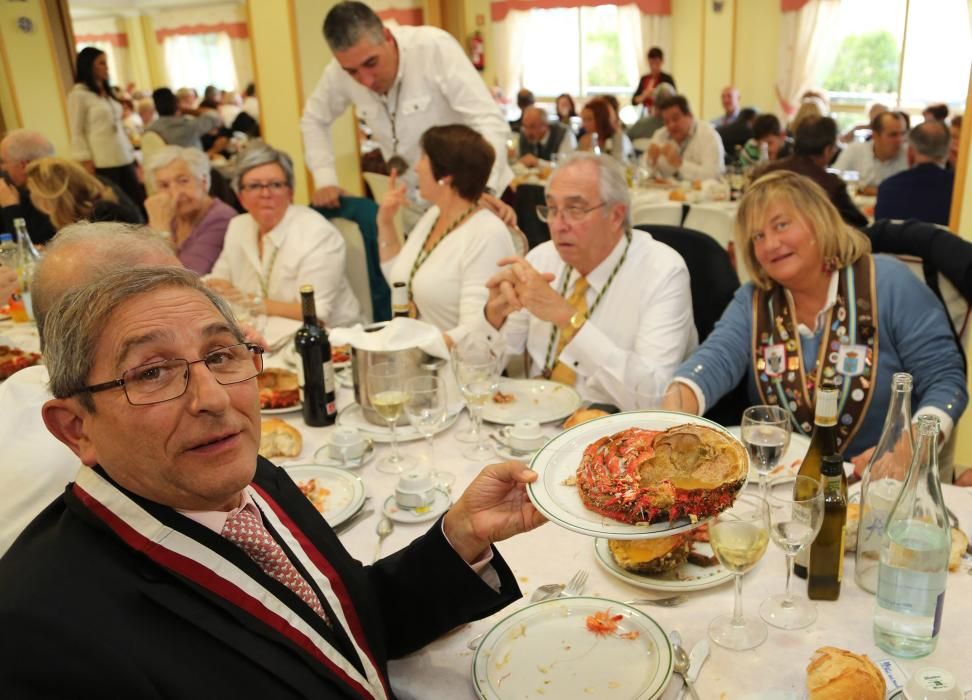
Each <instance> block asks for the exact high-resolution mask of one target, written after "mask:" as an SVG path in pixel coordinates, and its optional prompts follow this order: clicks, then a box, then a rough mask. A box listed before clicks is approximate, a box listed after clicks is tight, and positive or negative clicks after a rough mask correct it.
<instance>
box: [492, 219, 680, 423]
mask: <svg viewBox="0 0 972 700" xmlns="http://www.w3.org/2000/svg"><path fill="white" fill-rule="evenodd" d="M626 244H627V240H626V239H625V238H624V237H622V238H621V240H620V241H619V242H618V244H617V245H616V246H615V247H614V250H612V251H611V253H610V254H609V255H608V256H607V258H605V260H604V261H603V262H602V263H601V264H600V265H598V266H597V267H596V268H595V269H594V270H592V271H591V274H589V275H588V276H587V281H588V283H589V285H590V286H589V287H588V289H587V292H586V300H587V307H588V308H590V307H591V306H592V305H593V304H594V300H595V299H596V298H597V295H598V294H599V293H600V292H601V290H602V289H604V286H605V284H606V283H607V281H608V278H609V277H610V275H611V272H612V271H613V270H614V268H615V266H616V265H617V263H618V261H619V260H620V259H621V256H622V255H623V253H624V249H625V246H626ZM526 259H527V261H528V262H529V263H530V264H531V265H533V267H534V268H536V269H537V270H538V271H539V272H550V273H553V274H554V275H555V278H554V281H553V282H551V286H552V287H553V288H554V290H555V291H557V292H558V293H559V292H560V290H561V288H562V286H563V281H564V275H565V273H566V271H567V265H566V264H565V263H564V261H563V260H561V259H560V254H559V253H558V252H557V249H556V247H554V244H553V242H552V241H547V242H546V243H543V244H541V245H539V246H537V247H536V248H534V249H533V250H531V251H530V252H529V253H528V254H527V257H526ZM578 278H579V276H578V274H577V271H576V270H572V271H571V276H570V280H569V281H568V287H567V292H566V294H565V295H564V296H565V297H569V296H570V295H571V293H572V292H573V289H574V284H575V283H576V280H577V279H578ZM480 318H482V319H483V320H482V324H483V331H484V332H485V333H486V334H487V335H488V336H491V337H492V336H496V335H498V333H497V332H496V331H495V330H494V329H493V327H492V326H491V325H490V324H489V322H487V321H486V320H485V316H482V315H481V316H480ZM553 328H554V326H553V324H551V323H549V322H547V321H541V320H540V319H538V318H536V317H535V316H533V315H532V314H530V313H529V312H528V311H526V310H523V311H518V312H516V313H513V314H510V315H509V316H508V317H507V319H506V322H505V323H504V324H503V326H502V328H501V329H500V332H501V334H502V336H503V338H504V339H505V341H506V351H507V353H509V354H510V355H513V354H517V353H521V352H523V349H524V347H525V348H526V350H527V352H528V353H529V355H530V360H531V368H530V374H531V375H533V376H536V375H539V374H540V373H541V372H542V371H543V369H544V362H545V360H546V357H547V348H548V346H549V344H550V335H551V331H552V330H553ZM696 345H698V333H697V332H696V330H695V322H694V320H693V317H692V293H691V290H690V288H689V273H688V268H687V267H686V266H685V261H684V260H683V259H682V256H680V255H679V254H678V253H677V252H675V251H674V250H673V249H672V248H669V247H668V246H667V245H665V244H664V243H659V242H658V241H656V240H655V239H654V238H652V237H651V235H650V234H648V233H645V232H644V231H639V230H637V229H635V230H634V231H632V239H631V248H630V249H629V250H628V255H627V257H626V258H625V261H624V264H623V265H621V268H620V269H619V270H618V272H617V274H616V275H615V277H614V281H613V282H612V283H611V286H610V287H609V288H608V290H607V291H606V292H605V293H604V296H603V297H602V298H601V301H600V302H599V303H598V305H597V308H595V309H594V312H593V313H592V314H591V315H590V317H589V318H588V320H587V322H586V323H584V325H583V326H581V328H580V330H579V331H577V333H576V334H575V335H574V337H573V338H572V339H571V341H570V342H569V343H568V344H567V345H566V346H565V347H564V349H563V352H561V354H560V360H561V361H562V362H564V363H565V364H566V365H567V366H568V367H570V369H572V370H574V372H576V373H577V382H576V384H575V388H576V389H577V391H578V392H579V393H580V395H581V397H582V398H584V399H586V400H589V401H599V402H606V403H612V404H615V405H616V406H619V407H620V408H622V409H625V410H628V409H632V408H634V407H635V406H636V405H637V403H636V398H637V393H639V392H640V393H643V394H661V393H662V391H663V390H664V388H665V387H666V386H667V385H668V382H669V381H670V380H671V378H672V375H673V374H674V372H675V369H676V368H677V367H678V366H679V364H680V363H681V362H682V360H683V359H685V357H687V356H688V354H689V353H690V352H691V351H692V350H693V349H695V346H696ZM554 352H556V339H555V341H554Z"/></svg>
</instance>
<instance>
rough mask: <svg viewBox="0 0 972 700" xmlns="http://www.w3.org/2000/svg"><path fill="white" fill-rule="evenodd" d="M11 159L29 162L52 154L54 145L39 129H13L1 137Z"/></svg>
mask: <svg viewBox="0 0 972 700" xmlns="http://www.w3.org/2000/svg"><path fill="white" fill-rule="evenodd" d="M3 144H4V146H6V149H7V155H9V156H10V158H11V160H17V161H26V162H28V163H29V162H31V161H35V160H38V159H39V158H47V157H49V156H53V155H54V145H53V144H52V143H51V142H50V141H48V140H47V137H46V136H44V134H42V133H41V132H39V131H32V130H31V129H13V130H12V131H8V132H7V135H6V136H4V137H3Z"/></svg>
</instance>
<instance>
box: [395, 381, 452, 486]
mask: <svg viewBox="0 0 972 700" xmlns="http://www.w3.org/2000/svg"><path fill="white" fill-rule="evenodd" d="M405 393H406V394H407V395H408V398H407V399H405V415H406V416H408V420H409V422H410V423H411V424H412V427H413V428H415V429H416V430H417V431H419V432H420V433H421V434H422V435H423V436H424V437H425V441H426V443H427V444H428V447H429V476H431V477H432V480H433V481H435V485H436V486H438V487H439V488H441V489H445V490H448V489H449V488H450V487H451V486H452V484H453V483H455V481H456V475H455V474H453V473H452V472H441V471H439V470H438V469H437V468H436V466H435V434H436V433H437V432H438V431H439V429H440V428H441V427H442V423H443V422H444V421H445V416H446V397H445V389H444V387H443V386H442V383H441V382H440V381H439V378H438V377H436V376H434V375H431V374H429V375H424V376H421V377H412V378H411V379H409V380H408V381H407V382H405Z"/></svg>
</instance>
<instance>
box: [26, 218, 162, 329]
mask: <svg viewBox="0 0 972 700" xmlns="http://www.w3.org/2000/svg"><path fill="white" fill-rule="evenodd" d="M178 262H179V261H178V258H176V256H175V253H174V252H173V251H172V247H171V246H170V245H169V243H168V242H166V241H165V240H163V239H162V237H160V236H159V234H157V233H156V232H155V231H153V230H152V229H150V228H149V227H147V226H139V225H133V224H122V223H117V222H101V223H89V222H87V221H79V222H78V223H76V224H71V225H70V226H65V227H64V228H62V229H61V230H60V231H59V232H58V234H57V235H56V236H54V238H53V239H52V240H51V241H50V243H48V244H47V247H46V250H45V251H44V257H43V258H41V261H40V262H39V263H38V264H37V269H36V270H35V271H34V277H33V280H32V282H31V304H32V306H33V311H34V318H35V319H36V321H37V332H38V334H39V335H40V341H41V348H45V346H46V342H45V340H46V336H47V332H46V325H47V314H48V312H49V310H50V308H51V307H52V306H53V305H54V303H55V302H56V301H57V300H58V299H59V298H60V297H62V296H64V294H65V293H67V292H68V291H70V290H71V289H72V288H73V287H76V286H78V285H86V284H89V283H90V282H93V281H95V280H97V279H98V278H100V277H104V276H105V275H107V274H109V273H111V272H114V271H116V270H119V269H125V268H131V267H135V266H136V265H145V264H156V265H159V264H165V263H170V264H173V265H176V264H178ZM68 267H70V272H69V273H68V272H67V268H68Z"/></svg>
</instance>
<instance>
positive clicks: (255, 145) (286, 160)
mask: <svg viewBox="0 0 972 700" xmlns="http://www.w3.org/2000/svg"><path fill="white" fill-rule="evenodd" d="M270 163H276V164H277V165H279V166H280V167H281V169H282V170H283V171H284V177H285V178H286V180H287V187H289V188H290V189H293V188H294V162H293V161H292V160H291V159H290V156H288V155H287V154H286V153H284V152H283V151H278V150H277V149H276V148H273V147H272V146H269V145H267V144H266V143H263V142H262V141H256V142H251V143H250V145H248V146H247V147H246V150H244V151H243V153H241V154H240V155H239V156H238V157H237V160H236V172H235V173H234V174H233V181H232V185H233V190H234V191H235V192H237V193H239V191H240V182H241V181H242V180H243V176H244V175H246V174H247V173H248V172H250V171H251V170H253V169H254V168H259V167H260V166H261V165H269V164H270Z"/></svg>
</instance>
